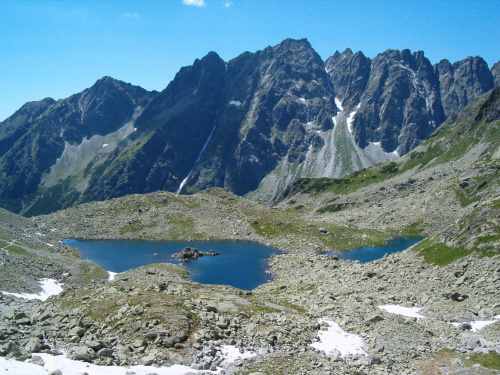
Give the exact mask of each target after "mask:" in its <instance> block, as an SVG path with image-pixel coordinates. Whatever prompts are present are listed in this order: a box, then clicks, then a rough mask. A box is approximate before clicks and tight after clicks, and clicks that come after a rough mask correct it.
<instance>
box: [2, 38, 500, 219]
mask: <svg viewBox="0 0 500 375" xmlns="http://www.w3.org/2000/svg"><path fill="white" fill-rule="evenodd" d="M499 84H500V62H499V63H496V64H494V65H493V66H492V67H491V69H490V68H489V67H488V65H487V63H486V62H485V61H484V60H483V59H482V58H481V57H468V58H466V59H464V60H461V61H458V62H455V63H453V64H452V63H450V62H449V61H448V60H442V61H440V62H439V63H438V64H435V65H432V64H431V63H430V61H429V60H428V59H427V58H426V57H425V56H424V53H423V52H421V51H419V52H414V53H411V52H410V51H409V50H402V51H398V50H387V51H385V52H383V53H381V54H379V55H377V56H376V57H375V58H373V59H370V58H368V57H366V56H364V55H363V53H362V52H357V53H353V52H352V51H351V50H349V49H347V50H345V51H344V52H342V53H340V52H338V51H337V52H335V53H334V54H333V55H332V56H331V57H329V58H328V59H327V60H326V61H323V60H322V59H321V57H320V56H319V55H318V54H317V53H316V52H315V51H314V49H313V48H312V47H311V45H310V43H309V42H308V41H307V40H305V39H302V40H292V39H287V40H285V41H283V42H282V43H280V44H279V45H277V46H274V47H267V48H265V49H264V50H262V51H257V52H255V53H250V52H245V53H243V54H241V55H240V56H238V57H236V58H234V59H232V60H230V61H228V62H225V61H223V60H222V59H221V58H220V57H219V56H218V55H217V54H216V53H215V52H210V53H208V54H207V55H206V56H205V57H203V58H202V59H197V60H195V61H194V63H193V64H192V65H191V66H188V67H183V68H181V69H180V71H179V72H178V73H177V74H176V76H175V78H174V79H173V80H172V82H170V84H168V86H167V87H166V88H165V89H164V90H163V91H162V92H156V91H153V92H149V91H147V90H144V89H142V88H140V87H138V86H133V85H131V84H127V83H124V82H121V81H117V80H115V79H113V78H110V77H104V78H102V79H99V80H98V81H97V82H96V83H95V84H94V85H93V86H92V87H90V88H88V89H86V90H84V91H83V92H81V93H78V94H75V95H72V96H71V97H69V98H66V99H61V100H58V101H55V100H53V99H50V98H47V99H43V100H41V101H38V102H30V103H27V104H25V105H24V106H23V107H21V108H20V109H19V110H18V111H16V112H15V113H14V114H13V115H12V116H10V117H9V118H8V119H6V120H5V121H3V122H2V123H0V205H1V207H3V208H5V209H8V210H10V211H12V212H15V213H21V214H23V215H25V216H33V215H38V214H45V213H49V212H53V211H56V210H59V209H63V208H67V207H70V206H73V205H75V204H79V203H84V202H89V201H95V200H106V199H110V198H114V197H119V196H124V195H128V194H135V193H147V192H154V191H158V190H166V191H171V192H179V193H188V194H189V193H194V192H197V191H199V190H203V189H206V188H209V187H223V188H225V189H228V190H230V191H232V192H234V193H236V194H238V195H242V196H243V195H247V196H249V197H251V198H255V199H259V200H262V201H267V202H271V201H273V200H275V199H276V198H277V197H278V196H280V194H282V193H283V191H285V189H286V188H287V187H289V186H290V185H291V183H292V182H293V181H295V180H297V179H299V178H319V177H339V176H343V175H347V174H349V173H351V172H354V171H357V170H360V169H364V168H367V167H370V166H373V165H375V164H378V163H381V162H385V161H391V160H395V159H397V158H398V157H400V156H403V155H405V154H407V153H408V152H409V151H411V150H413V149H414V148H415V147H417V146H418V145H419V144H420V143H422V141H424V140H425V139H426V138H428V137H429V136H430V135H431V134H432V133H433V132H434V131H435V130H436V129H437V128H438V127H439V126H440V124H442V123H443V122H444V121H445V120H446V119H449V118H450V117H452V116H453V115H454V114H455V113H457V111H458V110H459V109H461V108H464V107H465V106H466V105H467V104H468V103H470V102H471V101H473V100H474V99H476V98H478V97H479V96H480V95H482V94H484V93H485V92H487V91H489V90H491V89H492V88H493V87H495V86H498V85H499Z"/></svg>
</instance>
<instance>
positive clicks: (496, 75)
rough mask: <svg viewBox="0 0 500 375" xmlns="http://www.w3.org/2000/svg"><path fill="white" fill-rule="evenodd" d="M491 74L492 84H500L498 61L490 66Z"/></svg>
mask: <svg viewBox="0 0 500 375" xmlns="http://www.w3.org/2000/svg"><path fill="white" fill-rule="evenodd" d="M491 74H492V76H493V84H494V85H495V87H497V86H500V61H498V62H496V63H495V64H493V66H492V67H491Z"/></svg>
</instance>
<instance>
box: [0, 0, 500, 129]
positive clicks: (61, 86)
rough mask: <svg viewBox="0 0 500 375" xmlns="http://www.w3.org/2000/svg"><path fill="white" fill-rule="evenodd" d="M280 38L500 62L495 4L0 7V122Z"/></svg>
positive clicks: (9, 3) (169, 1) (44, 1)
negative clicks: (49, 101) (106, 79)
mask: <svg viewBox="0 0 500 375" xmlns="http://www.w3.org/2000/svg"><path fill="white" fill-rule="evenodd" d="M286 38H296V39H301V38H307V39H308V40H309V42H310V43H311V45H312V47H313V48H314V49H315V50H316V51H317V52H318V53H319V54H320V56H321V57H322V58H323V59H326V58H328V57H329V56H331V55H332V54H333V53H335V51H336V50H339V51H343V50H344V49H346V48H348V47H349V48H351V49H352V50H353V51H354V52H356V51H362V52H363V53H364V54H365V55H366V56H368V57H371V58H373V57H375V56H376V55H377V54H378V53H381V52H383V51H385V50H386V49H388V48H392V49H404V48H409V49H410V50H411V51H412V52H414V51H418V50H423V51H424V52H425V55H426V56H427V57H428V58H429V59H430V60H431V63H433V64H434V63H437V62H439V61H440V60H441V59H443V58H447V59H448V60H450V61H451V62H452V63H453V62H455V61H458V60H461V59H464V58H466V57H467V56H476V55H479V56H481V57H483V58H484V59H485V60H486V61H487V62H488V64H489V66H490V67H491V65H492V64H493V63H495V62H497V61H499V60H500V0H432V1H427V0H414V1H410V0H392V1H391V0H142V1H125V0H123V1H122V0H103V1H97V0H86V1H76V0H55V1H54V0H0V48H1V52H0V82H1V85H0V121H1V120H4V119H5V118H7V117H8V116H10V115H11V114H13V113H14V111H16V110H17V109H19V107H21V106H22V105H23V104H24V103H25V102H28V101H33V100H40V99H43V98H45V97H52V98H54V99H62V98H66V97H68V96H70V95H72V94H74V93H77V92H81V91H83V90H84V89H86V88H88V87H90V86H92V85H93V84H94V83H95V81H96V80H98V79H99V78H101V77H103V76H106V75H108V76H111V77H113V78H116V79H120V80H123V81H125V82H130V83H132V84H134V85H139V86H142V87H144V88H145V89H148V90H158V91H160V90H163V89H164V88H165V87H166V86H167V85H168V83H169V82H170V81H171V80H172V79H173V78H174V76H175V73H176V72H177V71H178V70H179V69H180V68H181V67H182V66H186V65H191V64H192V63H193V61H194V59H196V58H202V57H203V56H205V55H206V54H207V53H208V52H209V51H215V52H217V53H218V54H219V55H220V56H221V57H222V58H223V59H224V60H226V61H227V60H230V59H232V58H234V57H236V56H238V55H239V54H241V53H242V52H245V51H251V52H255V51H257V50H262V49H264V48H265V47H267V46H269V45H276V44H278V43H280V42H281V41H282V40H284V39H286Z"/></svg>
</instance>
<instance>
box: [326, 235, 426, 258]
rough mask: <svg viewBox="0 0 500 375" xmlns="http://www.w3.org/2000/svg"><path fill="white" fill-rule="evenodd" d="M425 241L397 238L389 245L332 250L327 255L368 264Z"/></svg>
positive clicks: (413, 238)
mask: <svg viewBox="0 0 500 375" xmlns="http://www.w3.org/2000/svg"><path fill="white" fill-rule="evenodd" d="M423 239H424V237H396V238H393V239H391V240H389V241H387V243H386V244H385V245H382V246H372V247H360V248H358V249H352V250H346V251H342V252H341V253H337V252H335V250H332V251H330V252H328V253H326V255H336V256H338V257H339V259H346V260H347V259H349V260H359V262H360V263H367V262H371V261H374V260H377V259H380V258H382V257H383V256H384V255H385V254H392V253H397V252H399V251H403V250H406V249H408V248H409V247H410V246H412V245H415V244H416V243H417V242H420V241H422V240H423Z"/></svg>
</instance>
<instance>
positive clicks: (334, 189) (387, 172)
mask: <svg viewBox="0 0 500 375" xmlns="http://www.w3.org/2000/svg"><path fill="white" fill-rule="evenodd" d="M398 171H399V167H398V164H397V163H396V162H390V163H384V164H380V165H379V166H376V167H373V168H369V169H362V170H359V171H356V172H354V173H352V174H350V175H348V176H346V177H342V178H326V177H324V178H317V179H301V180H298V181H297V182H296V183H297V184H301V185H303V186H304V187H303V188H302V189H301V192H302V193H309V194H311V195H317V194H320V193H325V192H331V193H334V194H342V195H347V194H350V193H352V192H354V191H356V190H358V189H360V188H362V187H365V186H368V185H370V184H372V183H374V182H381V181H384V180H386V179H387V178H389V177H392V176H394V175H395V174H396V173H398ZM329 212H332V211H329Z"/></svg>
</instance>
